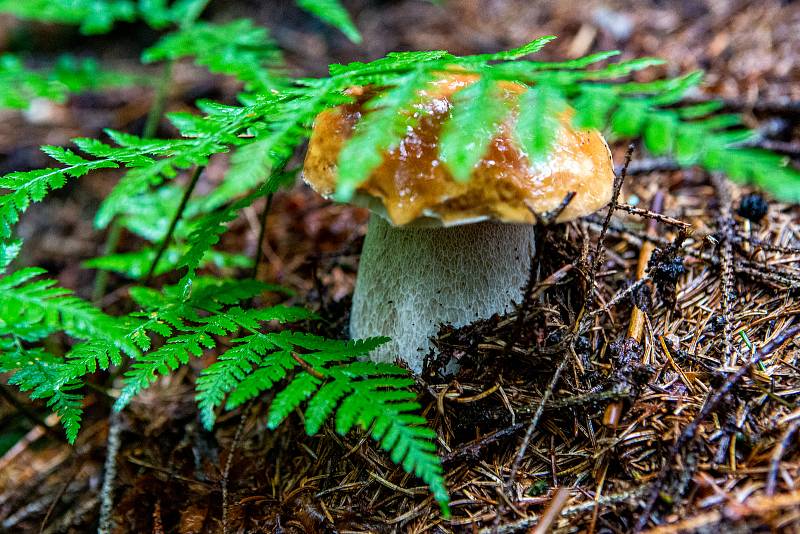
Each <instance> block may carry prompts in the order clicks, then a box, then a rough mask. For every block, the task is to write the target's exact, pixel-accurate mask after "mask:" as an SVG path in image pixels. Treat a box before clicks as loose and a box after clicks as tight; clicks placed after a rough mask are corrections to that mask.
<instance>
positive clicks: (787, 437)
mask: <svg viewBox="0 0 800 534" xmlns="http://www.w3.org/2000/svg"><path fill="white" fill-rule="evenodd" d="M798 428H800V419H796V420H795V421H794V422H792V424H791V425H789V428H787V429H786V432H784V433H783V438H781V441H780V443H778V445H777V446H776V447H775V451H774V452H773V453H772V457H771V458H770V460H769V473H767V488H766V493H767V495H770V496H772V495H774V494H775V487H776V486H777V485H778V469H779V468H780V466H781V459H782V458H783V454H784V453H785V452H786V449H787V448H789V444H790V443H791V442H792V438H793V437H794V434H795V432H797V429H798Z"/></svg>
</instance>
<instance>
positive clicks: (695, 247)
mask: <svg viewBox="0 0 800 534" xmlns="http://www.w3.org/2000/svg"><path fill="white" fill-rule="evenodd" d="M284 4H290V3H288V2H257V1H249V2H246V1H242V2H232V3H231V4H230V6H228V7H226V8H223V9H218V11H217V12H215V13H212V15H213V16H216V17H220V18H231V17H235V16H250V17H253V18H255V19H256V20H257V21H258V22H260V23H263V24H265V25H266V26H268V27H270V29H271V31H272V33H273V35H274V36H275V38H276V39H277V40H278V41H279V42H280V44H281V46H282V47H284V48H286V49H287V50H288V52H289V60H290V62H291V65H292V68H293V69H296V70H297V72H303V73H306V74H320V73H323V72H324V70H325V68H326V66H327V64H328V63H331V62H346V61H351V60H355V59H364V58H374V57H377V56H379V55H382V54H384V53H385V52H387V51H389V50H405V49H439V48H445V49H448V50H450V51H452V52H455V53H477V52H484V51H487V50H495V49H501V48H504V47H508V46H512V45H518V44H520V43H522V42H525V41H527V40H529V39H530V38H532V37H534V36H537V35H543V34H556V35H559V36H560V39H559V40H558V41H557V42H556V43H554V46H552V47H550V48H548V49H547V51H546V52H545V57H547V58H565V57H576V56H579V55H583V54H586V53H589V52H593V51H597V50H606V49H620V50H622V52H623V57H625V58H628V57H635V56H641V55H655V56H659V57H662V58H665V59H667V60H668V66H667V67H663V68H664V69H665V70H662V71H661V73H667V74H671V75H675V74H678V73H683V72H687V71H688V70H691V69H696V68H702V69H705V70H706V71H707V72H708V76H707V84H706V86H705V88H706V92H707V94H706V95H696V96H697V97H701V96H717V97H721V98H723V99H724V100H725V101H726V107H727V108H729V109H731V110H736V111H739V112H743V113H744V114H745V116H746V120H747V121H748V122H749V124H750V125H751V126H753V127H757V128H760V129H761V131H762V132H764V136H765V142H768V143H771V147H772V148H773V149H777V150H779V151H781V152H783V153H784V154H786V155H787V157H789V158H791V159H792V160H793V162H794V164H798V163H800V106H798V103H800V32H798V31H797V30H798V28H800V3H798V2H790V1H787V2H778V1H764V2H737V1H722V0H706V1H700V0H698V1H684V2H661V1H652V2H644V1H643V2H633V1H629V2H623V1H618V2H614V1H607V2H599V1H586V2H580V3H577V2H563V1H561V2H558V1H552V2H551V1H548V2H530V1H528V0H491V1H480V0H452V1H448V2H445V3H444V4H443V5H434V4H432V3H429V2H424V1H410V0H409V1H397V2H379V1H367V0H353V1H351V2H346V4H347V5H348V7H349V8H350V9H351V12H352V13H354V14H355V16H356V23H357V25H358V26H359V28H360V29H361V30H362V32H363V34H364V41H365V45H364V46H363V47H360V48H357V47H355V46H354V45H351V44H349V43H348V42H347V41H346V40H345V39H344V38H342V37H341V36H339V35H337V34H335V33H334V32H332V31H331V32H328V31H327V30H324V29H323V30H321V29H320V28H319V27H317V26H314V24H315V23H311V22H308V20H307V19H305V18H302V17H300V16H298V14H297V12H295V11H294V8H290V7H287V6H286V5H284ZM15 24H19V23H18V22H12V21H3V22H2V24H0V28H2V30H0V40H2V39H4V37H3V35H5V34H4V33H3V32H6V33H9V34H10V32H11V28H12V27H13V25H15ZM39 31H40V32H42V33H43V34H44V35H46V36H47V37H46V39H45V38H44V37H43V38H42V39H45V40H49V41H48V42H50V41H53V42H64V41H65V40H68V38H69V36H67V37H65V36H64V35H61V34H58V35H55V36H53V35H52V34H48V33H47V32H57V30H54V29H52V28H44V29H41V28H40V29H39ZM119 32H122V33H120V34H117V35H112V36H110V37H107V38H101V39H99V40H98V41H97V43H95V44H97V46H98V47H100V48H101V49H103V50H106V53H105V55H107V56H108V57H107V59H108V60H109V61H112V62H114V63H116V64H117V65H121V66H123V67H124V66H126V65H127V66H128V68H129V69H134V68H138V67H136V66H135V65H136V64H137V63H136V57H137V54H138V51H139V50H140V49H141V47H142V45H141V43H138V44H137V42H136V40H135V39H132V38H131V39H129V38H128V36H127V35H126V34H125V33H124V31H123V30H119ZM103 39H106V40H105V41H104V40H103ZM137 47H138V48H137ZM658 73H659V71H658V70H657V69H656V70H655V72H654V74H658ZM176 80H177V82H176V84H175V85H174V86H173V88H172V91H171V94H170V101H169V106H168V107H169V110H170V111H176V110H187V109H191V106H192V103H193V102H194V101H195V100H196V99H197V98H214V99H219V100H223V101H232V98H233V95H234V94H235V91H236V87H235V86H232V85H230V84H228V83H225V82H224V81H223V80H221V79H220V78H217V77H212V76H209V75H208V74H207V73H204V71H202V70H199V69H196V68H194V67H191V66H190V65H183V64H181V65H179V66H178V69H177V70H176ZM151 99H152V94H151V93H149V92H144V91H141V90H131V89H125V90H116V91H111V92H108V93H103V94H90V95H83V96H79V97H74V98H72V99H71V100H70V101H69V102H68V103H66V104H65V105H53V106H52V108H50V109H48V110H46V115H45V118H44V119H42V118H41V117H39V118H36V117H32V116H31V115H30V114H20V113H10V112H9V113H5V114H4V115H3V120H2V121H0V154H2V159H0V172H2V173H6V172H9V171H11V170H25V169H29V168H36V167H41V166H45V165H47V160H46V158H45V157H44V156H43V155H40V154H39V153H38V151H37V147H38V145H39V144H66V143H67V141H68V139H69V138H72V137H76V136H79V135H80V136H95V135H98V134H99V130H100V128H101V127H106V126H112V127H114V128H117V129H122V130H127V131H132V132H137V131H139V130H140V129H141V126H142V123H143V120H144V115H145V114H146V112H147V109H148V106H149V104H150V101H151ZM161 133H162V134H163V135H169V134H170V133H174V132H170V130H169V126H168V124H167V123H166V122H164V124H162V131H161ZM613 148H614V154H615V161H616V162H617V163H621V162H622V161H623V159H624V153H625V150H626V147H625V146H621V145H620V146H614V147H613ZM658 163H659V162H657V161H653V160H649V159H647V158H646V157H645V156H642V155H640V152H639V151H638V150H636V151H634V153H633V161H632V163H631V165H630V169H629V171H630V172H629V173H628V176H627V177H626V179H625V181H624V183H623V185H622V190H621V193H620V195H619V197H618V198H617V199H616V201H615V204H614V206H615V208H614V210H613V217H612V218H611V220H610V223H609V224H607V225H606V224H604V223H605V222H606V221H604V215H605V213H604V212H601V213H600V214H599V215H596V216H594V217H593V218H589V219H587V220H585V221H582V222H579V223H571V224H568V225H558V226H551V227H547V228H542V229H541V230H540V237H541V241H540V242H541V243H544V244H543V245H542V246H541V248H540V250H547V251H548V253H547V254H545V255H540V256H538V258H537V259H536V261H535V263H534V264H533V265H532V266H531V268H532V273H534V276H533V282H532V283H531V284H530V286H529V288H528V297H527V299H526V301H525V302H524V303H523V304H522V305H521V306H520V307H519V308H518V309H517V310H516V311H515V312H513V313H511V314H509V315H508V316H505V317H495V318H493V319H491V320H488V321H482V322H480V323H477V324H474V325H471V326H468V327H465V328H462V329H460V330H457V331H456V330H453V329H451V328H444V329H443V330H442V331H441V332H440V334H439V337H438V339H437V345H438V346H439V348H440V351H441V352H442V353H443V354H444V355H450V356H453V357H455V358H457V359H458V360H459V361H460V362H461V365H462V369H461V371H460V373H459V374H458V375H457V376H455V377H442V376H440V375H439V374H438V373H436V372H434V371H431V372H429V373H426V374H425V375H424V376H423V377H422V379H421V380H420V383H419V394H420V400H421V401H422V403H423V405H424V406H425V415H426V416H427V418H428V419H429V421H430V423H431V424H432V425H433V426H434V427H435V428H436V429H437V430H438V432H439V435H440V440H439V448H440V451H441V453H442V455H443V457H444V464H445V467H446V471H447V480H448V486H449V489H450V494H451V498H452V503H451V506H452V512H453V517H452V519H450V520H443V519H442V518H441V517H440V515H439V513H438V506H437V505H436V504H435V503H434V502H433V501H432V498H431V497H430V496H429V494H428V492H427V489H426V488H424V487H422V486H421V485H420V482H419V481H417V480H415V479H414V478H413V477H410V476H408V475H405V474H404V473H403V471H402V470H401V469H399V468H396V467H395V466H394V465H393V464H392V463H391V461H389V459H388V458H387V457H386V455H384V454H383V453H381V452H380V451H379V450H378V449H377V448H376V447H375V446H374V445H373V444H372V443H371V442H370V441H367V440H366V439H363V438H362V436H359V435H352V434H351V435H348V436H347V437H340V436H338V435H336V434H335V433H334V432H333V431H332V430H331V429H330V428H326V429H325V430H323V431H322V432H321V433H320V434H319V435H317V436H315V437H313V438H309V437H306V436H305V435H304V434H303V433H302V430H301V425H298V424H294V423H296V422H297V421H290V422H288V423H287V424H284V425H283V426H282V427H281V428H279V429H278V430H277V431H274V432H270V431H267V430H266V426H265V422H264V419H265V414H266V406H267V405H268V403H267V402H266V401H267V399H265V400H264V402H263V403H262V402H256V403H254V404H251V405H248V406H247V407H246V408H244V409H241V410H235V411H232V412H230V413H226V414H224V415H223V416H221V417H220V418H219V420H218V424H217V427H216V429H215V430H214V432H207V431H205V430H203V429H202V426H201V425H200V423H199V421H198V418H197V411H196V406H195V401H194V398H193V387H192V382H193V376H194V373H195V371H196V370H198V369H200V368H202V367H203V366H205V365H207V364H208V363H209V362H208V361H204V360H199V361H196V362H193V367H188V368H184V369H183V370H182V371H179V372H178V373H176V374H175V375H173V376H172V377H170V378H169V379H165V380H162V381H160V382H159V383H158V384H157V385H156V386H154V387H152V388H150V389H149V390H148V391H147V392H146V393H144V394H143V395H142V396H141V397H139V398H138V400H136V401H134V402H133V403H132V404H131V406H130V408H129V409H128V410H126V411H125V412H124V413H123V414H122V415H121V425H120V429H121V434H120V440H121V443H122V446H121V448H120V451H119V454H118V456H117V473H116V478H115V481H116V482H115V486H116V489H115V491H114V492H113V495H111V498H112V499H113V506H112V521H113V524H114V525H115V526H114V529H113V532H137V533H143V532H153V533H161V532H180V533H200V532H223V531H225V532H230V533H233V532H337V531H338V532H348V531H402V532H422V531H426V530H430V531H433V532H451V531H453V532H473V531H480V530H481V529H486V531H487V532H491V531H497V532H514V531H524V530H526V529H528V528H530V527H533V526H536V525H540V526H545V528H546V527H553V528H556V529H558V530H559V531H564V532H567V531H588V532H630V531H631V530H632V529H633V528H634V526H635V524H636V521H637V518H638V517H639V516H640V515H641V514H642V511H643V510H645V511H646V510H650V511H651V512H652V513H654V514H658V517H659V518H660V519H661V521H662V522H664V523H666V524H667V526H663V527H659V528H657V529H653V530H652V531H653V532H682V531H710V530H711V529H714V530H716V531H720V532H733V531H737V532H750V531H762V530H763V531H798V529H800V482H799V480H800V446H798V443H799V442H800V430H799V429H798V427H800V369H799V368H798V365H800V342H798V341H797V340H795V339H793V338H794V337H795V336H796V335H797V333H798V329H799V328H800V326H798V325H800V317H798V314H800V305H799V304H798V302H800V301H798V300H797V298H796V297H797V295H798V290H800V225H799V224H798V223H799V222H800V208H798V207H797V206H791V205H786V204H781V203H778V202H775V201H771V200H770V201H769V205H768V212H767V215H766V216H765V217H764V218H763V219H762V220H760V221H757V222H751V221H749V220H748V219H746V218H745V217H743V216H742V215H743V214H746V213H744V212H741V213H740V210H739V209H738V208H739V207H740V201H741V199H742V198H743V197H744V195H746V194H747V193H749V192H750V190H748V189H746V188H742V187H739V186H737V185H734V184H732V183H730V182H727V181H725V180H719V179H717V178H716V177H713V176H709V175H707V174H705V173H703V172H700V171H697V170H688V171H674V170H669V169H663V168H661V167H660V166H659V165H658ZM224 168H225V161H224V159H223V158H220V160H219V161H214V162H212V164H211V165H210V166H209V169H208V172H207V173H206V175H207V179H208V180H215V179H219V178H220V177H221V175H222V171H223V170H224ZM115 178H116V175H114V174H113V173H110V172H109V173H105V174H104V173H99V174H96V175H93V176H89V177H87V178H85V179H81V180H79V181H76V182H75V183H74V184H72V185H70V186H68V187H67V188H65V189H63V190H61V191H59V192H57V193H55V194H54V195H53V196H52V197H51V198H49V200H47V201H46V202H45V203H44V204H43V205H39V206H37V207H35V208H32V209H31V210H30V212H29V213H28V215H27V216H26V218H25V219H24V221H23V223H22V225H21V227H20V228H21V229H20V232H21V234H22V237H24V238H25V239H26V247H25V257H24V258H23V261H24V262H25V263H27V264H37V265H41V266H44V267H45V268H47V269H48V270H49V271H50V272H51V273H53V275H55V276H57V277H58V279H59V281H60V282H61V283H62V284H63V285H65V286H66V287H70V288H73V289H75V290H76V291H77V292H78V294H79V295H81V296H83V297H87V298H88V297H89V296H90V295H91V289H92V283H93V278H94V276H95V272H94V271H90V270H86V269H82V268H81V261H82V260H84V259H85V258H88V257H91V256H94V255H97V254H98V253H99V252H100V251H101V249H102V244H103V241H104V235H103V234H102V233H100V232H98V231H96V230H95V229H94V228H93V227H92V225H91V220H92V217H93V213H94V211H95V210H96V208H97V205H98V203H99V201H100V200H101V199H102V198H103V196H104V195H105V194H106V193H107V192H108V190H109V189H110V187H111V186H112V185H113V183H114V180H115ZM201 187H202V186H201ZM258 209H259V206H256V207H255V208H253V209H252V210H245V212H244V215H243V216H242V217H241V218H240V219H239V220H237V221H235V222H234V223H233V225H234V226H233V228H235V229H236V231H235V232H232V233H231V234H232V237H231V238H229V239H228V241H226V242H225V246H226V247H228V248H229V249H230V250H236V251H240V252H241V251H243V252H244V253H247V254H249V255H252V254H253V252H254V251H255V250H256V246H257V243H256V241H257V238H258V226H259V223H258V217H257V213H258ZM649 210H652V211H649ZM365 223H366V213H365V212H364V211H362V210H359V209H355V208H349V207H344V206H338V205H332V204H330V203H328V202H326V201H323V200H321V199H320V198H319V197H317V196H316V195H315V194H314V193H312V192H311V191H310V190H309V189H308V188H306V187H305V186H303V185H302V184H297V185H296V186H295V187H294V188H293V189H291V190H289V191H284V192H281V193H279V194H278V195H276V197H275V199H274V202H273V205H272V209H271V212H270V215H269V219H268V227H267V232H266V241H265V245H264V250H265V254H266V256H267V260H268V261H266V262H265V263H264V265H263V268H262V271H261V272H260V277H261V278H262V279H264V280H267V281H274V282H278V283H281V284H284V285H286V286H288V287H290V288H292V289H295V290H296V291H297V295H298V297H296V298H297V299H298V302H301V303H303V304H305V305H308V306H311V307H312V308H314V309H316V310H318V311H319V313H320V314H321V315H322V316H323V317H324V318H326V319H328V322H329V324H330V329H331V331H330V332H327V333H328V334H329V335H342V334H343V332H344V325H345V324H346V321H347V312H346V310H347V309H348V306H349V296H350V293H351V291H352V288H353V282H354V276H355V272H356V270H357V264H358V252H359V250H360V243H361V239H362V236H363V233H364V231H365ZM127 237H128V238H130V239H133V238H131V237H130V236H127ZM123 244H124V246H127V247H131V248H132V247H134V246H135V244H136V243H135V242H133V241H130V242H126V241H123ZM595 251H601V252H602V254H601V255H600V257H602V258H603V260H602V262H597V263H595V262H593V261H590V260H589V259H588V258H589V257H590V256H592V257H597V254H595ZM648 263H649V271H648V272H649V273H650V274H649V276H650V278H651V280H650V281H643V280H641V278H642V275H643V273H644V267H645V266H647V265H648ZM592 281H594V282H595V283H596V288H595V295H596V296H595V297H594V298H589V297H587V295H589V294H591V292H590V291H589V289H590V284H591V282H592ZM125 283H126V282H125V281H124V280H123V279H116V278H114V279H112V286H111V287H112V289H113V288H122V287H124V284H125ZM118 298H119V291H116V292H115V291H112V292H111V293H110V294H109V297H108V298H107V299H106V300H105V301H104V302H103V305H104V306H105V307H106V308H107V309H110V310H113V309H114V307H115V305H117V302H116V299H118ZM746 362H749V363H746ZM96 385H97V386H98V387H97V391H95V392H94V393H92V394H90V395H89V406H88V408H87V412H86V419H85V421H84V424H83V430H82V432H81V434H80V436H79V438H78V441H77V443H76V444H75V446H74V447H71V446H68V445H66V444H65V443H64V442H63V440H61V439H59V437H58V436H59V432H60V429H59V428H58V423H57V422H56V421H54V420H52V419H47V420H46V421H44V425H35V424H33V423H31V418H37V417H40V414H46V411H45V410H44V409H43V407H41V406H35V407H34V408H32V410H33V413H27V414H26V413H23V412H22V411H20V408H19V406H17V405H15V404H13V403H11V402H10V401H9V399H5V398H4V399H3V400H0V427H2V428H3V435H2V436H1V437H0V441H2V445H3V447H2V450H5V452H4V453H3V454H2V456H0V531H8V532H48V533H49V532H90V531H93V530H95V529H96V528H97V521H98V510H99V507H100V502H101V500H102V497H103V496H102V495H101V491H100V489H101V483H102V474H103V462H104V461H105V457H106V454H105V453H106V444H107V439H108V429H109V413H110V403H111V401H110V400H109V397H108V395H106V394H105V393H104V391H105V388H106V387H109V386H113V384H110V383H108V380H107V378H104V377H102V376H98V377H97V382H96ZM20 399H21V397H20ZM707 399H708V400H707ZM41 417H44V416H43V415H41ZM296 417H297V416H295V418H296ZM45 427H48V428H52V430H53V432H49V431H48V430H45ZM537 532H539V530H537ZM542 532H544V530H542Z"/></svg>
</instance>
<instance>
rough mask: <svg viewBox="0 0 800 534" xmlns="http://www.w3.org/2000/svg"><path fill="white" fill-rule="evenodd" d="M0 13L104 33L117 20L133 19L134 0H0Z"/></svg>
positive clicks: (134, 15) (82, 30)
mask: <svg viewBox="0 0 800 534" xmlns="http://www.w3.org/2000/svg"><path fill="white" fill-rule="evenodd" d="M0 12H3V13H10V14H12V15H14V16H16V17H20V18H24V19H30V20H36V21H41V22H56V23H59V24H73V25H76V26H79V27H80V30H81V33H85V34H97V33H105V32H107V31H108V30H110V29H111V27H112V26H113V25H114V24H115V23H116V22H117V21H127V22H130V21H132V20H134V19H135V18H136V3H135V2H134V1H133V0H25V1H24V2H18V1H16V0H0Z"/></svg>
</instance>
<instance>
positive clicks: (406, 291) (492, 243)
mask: <svg viewBox="0 0 800 534" xmlns="http://www.w3.org/2000/svg"><path fill="white" fill-rule="evenodd" d="M535 250H536V248H535V239H534V227H533V226H532V225H528V224H505V223H499V222H480V223H474V224H465V225H461V226H454V227H449V228H400V227H394V226H392V225H390V224H389V223H388V222H386V221H385V220H384V219H383V218H382V217H381V216H379V215H372V216H371V218H370V221H369V228H368V230H367V236H366V239H365V241H364V248H363V251H362V254H361V263H360V266H359V271H358V279H357V281H356V288H355V293H354V295H353V308H352V313H351V316H350V335H351V337H353V338H354V339H360V338H364V337H370V336H388V337H390V338H391V341H390V342H388V343H386V344H384V345H382V346H381V347H379V348H378V349H377V350H375V351H373V352H372V353H371V355H370V358H371V359H372V360H373V361H378V362H394V361H395V360H396V359H397V358H400V359H402V360H404V361H405V362H406V363H407V364H408V366H409V367H410V368H411V369H412V370H413V371H414V372H416V373H420V372H421V371H422V363H423V359H424V357H425V356H426V355H427V354H428V351H429V350H430V348H431V341H430V338H431V336H434V335H435V334H436V333H437V331H438V329H439V325H440V324H452V325H453V326H455V327H460V326H464V325H466V324H469V323H471V322H473V321H475V320H476V319H486V318H489V317H491V316H492V315H493V314H495V313H504V312H507V311H509V310H510V309H511V308H512V307H513V303H514V302H517V303H518V302H520V301H521V300H522V297H523V292H524V285H525V283H526V281H527V278H528V271H529V267H530V261H531V258H532V257H533V255H534V253H535Z"/></svg>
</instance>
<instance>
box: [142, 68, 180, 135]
mask: <svg viewBox="0 0 800 534" xmlns="http://www.w3.org/2000/svg"><path fill="white" fill-rule="evenodd" d="M173 63H174V61H173V60H171V59H170V60H168V61H167V62H166V63H164V70H163V71H161V78H160V80H159V83H158V87H157V88H156V96H155V99H154V100H153V105H152V106H151V107H150V111H148V112H147V120H146V121H145V123H144V130H142V137H145V138H150V137H153V136H154V135H155V134H156V130H158V124H159V123H160V122H161V117H162V116H163V115H164V108H165V107H166V105H167V96H169V86H170V85H171V84H172V65H173Z"/></svg>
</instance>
